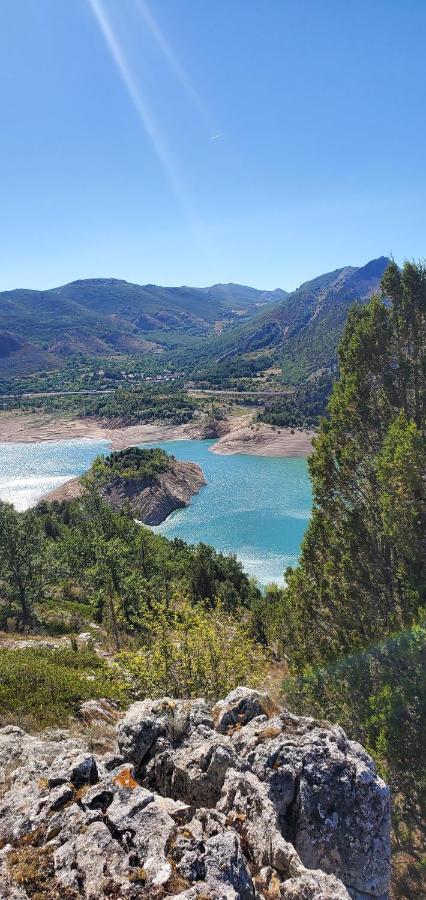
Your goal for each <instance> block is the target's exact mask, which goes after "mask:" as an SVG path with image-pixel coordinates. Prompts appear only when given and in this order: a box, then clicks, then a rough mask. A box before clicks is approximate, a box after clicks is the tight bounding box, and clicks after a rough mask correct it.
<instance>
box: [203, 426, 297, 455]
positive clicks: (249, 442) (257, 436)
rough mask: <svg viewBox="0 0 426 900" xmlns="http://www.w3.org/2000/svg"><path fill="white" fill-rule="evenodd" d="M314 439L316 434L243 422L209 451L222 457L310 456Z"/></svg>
mask: <svg viewBox="0 0 426 900" xmlns="http://www.w3.org/2000/svg"><path fill="white" fill-rule="evenodd" d="M313 436H314V432H313V431H305V430H302V429H292V428H278V427H276V426H271V425H267V424H266V423H265V422H262V423H260V422H256V423H254V422H244V424H243V425H240V426H237V427H235V428H233V429H232V430H231V431H230V432H229V433H228V434H225V435H223V437H221V438H219V440H218V441H217V443H216V444H214V445H213V447H211V448H210V449H211V451H212V452H213V453H221V454H223V455H231V454H234V453H243V454H246V455H249V456H309V455H310V454H311V453H312V438H313Z"/></svg>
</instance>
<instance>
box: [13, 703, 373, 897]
mask: <svg viewBox="0 0 426 900" xmlns="http://www.w3.org/2000/svg"><path fill="white" fill-rule="evenodd" d="M117 744H118V748H117V752H116V753H115V755H114V754H111V753H109V754H105V755H103V756H102V755H99V756H96V758H95V757H94V756H93V755H92V754H91V753H90V752H89V751H88V749H87V747H85V746H84V742H83V741H82V740H78V739H77V738H74V737H71V736H70V735H68V734H67V733H66V732H57V733H53V734H50V735H48V736H45V737H31V736H29V735H27V734H25V732H23V731H21V729H19V728H15V727H12V726H9V727H6V728H3V729H1V730H0V767H1V768H2V771H3V789H2V791H1V793H0V840H1V846H2V849H1V851H0V896H1V897H2V898H3V897H5V898H11V900H25V898H28V897H32V896H33V895H34V890H35V888H34V885H36V886H37V877H38V876H37V867H38V866H39V868H40V874H39V886H38V893H39V896H40V897H45V898H46V900H55V898H56V897H58V898H59V897H60V898H62V900H68V898H70V900H74V898H76V897H82V898H86V900H95V898H96V900H97V898H106V897H116V898H128V900H133V898H135V900H136V898H142V900H157V898H158V900H159V898H160V897H164V896H169V897H176V898H177V897H179V898H180V900H197V898H198V900H201V898H207V897H209V898H210V900H219V898H220V900H223V898H225V900H260V898H268V900H269V898H271V897H275V898H277V900H293V898H304V900H349V898H352V900H366V898H371V900H373V898H375V900H384V898H386V897H387V896H388V885H389V866H390V804H389V790H388V788H387V787H386V785H385V784H384V782H383V781H382V780H381V779H380V778H379V777H378V775H377V774H376V771H375V767H374V764H373V762H372V760H371V759H370V757H369V756H368V754H367V753H366V752H365V751H364V750H363V749H362V748H361V747H360V746H359V745H358V744H356V743H354V742H352V741H350V740H349V739H348V738H347V736H346V735H345V733H344V732H343V731H342V729H341V728H339V727H338V726H332V725H328V724H324V723H319V722H316V721H314V720H313V719H309V718H299V717H296V716H293V715H291V714H290V713H289V712H287V711H286V710H282V709H279V708H277V707H276V706H275V705H274V704H273V703H272V702H271V700H270V698H269V697H268V696H267V695H265V694H262V693H260V692H258V691H254V690H249V689H247V688H238V689H237V690H236V691H232V693H231V694H230V695H229V696H228V697H227V698H226V699H225V700H223V701H221V702H220V703H219V704H217V705H216V706H215V707H213V708H210V707H209V706H208V705H207V704H206V703H205V702H204V701H203V700H193V701H186V700H173V699H170V698H164V699H162V700H156V701H151V700H146V701H143V702H139V703H135V704H133V706H131V707H130V709H129V710H128V711H127V713H126V714H125V715H124V717H123V718H122V719H121V721H120V722H119V723H118V726H117ZM43 866H44V868H43Z"/></svg>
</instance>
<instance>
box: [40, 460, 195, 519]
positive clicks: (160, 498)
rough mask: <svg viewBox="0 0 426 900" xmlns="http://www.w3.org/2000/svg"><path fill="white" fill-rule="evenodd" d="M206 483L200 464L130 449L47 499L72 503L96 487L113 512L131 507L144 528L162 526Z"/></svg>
mask: <svg viewBox="0 0 426 900" xmlns="http://www.w3.org/2000/svg"><path fill="white" fill-rule="evenodd" d="M205 484H206V480H205V478H204V475H203V471H202V469H201V467H200V466H199V465H197V463H193V462H181V461H178V460H177V459H175V457H174V456H169V455H168V454H167V453H165V452H164V450H158V449H156V450H142V449H140V448H139V447H131V448H129V449H127V450H121V451H117V452H113V453H111V454H110V455H109V456H108V457H98V459H97V460H95V462H94V463H93V465H92V467H91V469H89V472H88V473H87V475H86V476H84V477H83V478H72V479H70V481H67V482H65V484H63V485H61V486H60V487H59V488H56V489H55V490H54V491H51V492H50V493H49V494H47V495H46V496H45V497H44V500H48V501H55V500H56V501H62V500H72V499H75V498H76V497H78V496H80V495H81V493H82V492H83V490H84V489H85V486H88V485H94V486H96V489H97V491H98V492H99V493H100V494H101V495H102V496H103V498H104V499H105V500H106V501H107V502H108V503H109V504H110V506H112V508H113V509H114V510H120V509H123V507H124V506H127V507H130V509H131V511H132V513H133V515H134V517H135V518H136V519H138V520H139V521H140V522H143V523H144V524H145V525H159V524H160V523H161V522H164V520H165V519H167V517H168V516H169V515H170V513H172V512H173V511H174V510H175V509H181V508H182V507H184V506H187V505H188V503H189V502H190V501H191V498H192V497H193V495H194V494H196V493H197V492H198V491H199V490H200V488H201V487H203V485H205Z"/></svg>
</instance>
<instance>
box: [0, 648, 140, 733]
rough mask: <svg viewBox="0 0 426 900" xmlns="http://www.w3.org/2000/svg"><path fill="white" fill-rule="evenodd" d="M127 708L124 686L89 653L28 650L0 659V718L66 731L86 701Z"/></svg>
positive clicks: (3, 654)
mask: <svg viewBox="0 0 426 900" xmlns="http://www.w3.org/2000/svg"><path fill="white" fill-rule="evenodd" d="M96 697H106V698H107V699H110V700H116V701H118V702H119V703H120V704H125V703H126V701H127V700H128V697H127V690H126V687H125V683H124V680H123V679H122V677H121V676H120V674H119V673H118V670H115V669H114V668H111V667H110V666H107V664H106V663H105V661H104V660H103V659H100V658H99V657H98V656H97V655H96V654H95V653H93V652H92V651H90V650H78V651H77V652H76V651H73V650H72V649H62V648H60V649H55V650H50V649H46V648H41V647H40V648H34V649H32V648H28V649H27V648H25V649H22V650H17V649H6V650H2V652H1V654H0V717H1V718H2V719H3V722H4V723H6V722H8V721H9V722H11V721H13V722H18V723H19V722H20V721H23V722H24V724H26V725H27V724H30V725H32V726H33V727H35V728H47V727H49V726H61V727H65V726H66V725H67V724H68V723H69V720H70V718H72V717H73V716H75V715H76V714H77V713H78V710H79V707H80V704H81V703H82V702H83V701H84V700H89V699H91V698H96Z"/></svg>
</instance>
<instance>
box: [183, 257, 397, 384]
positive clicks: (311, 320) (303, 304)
mask: <svg viewBox="0 0 426 900" xmlns="http://www.w3.org/2000/svg"><path fill="white" fill-rule="evenodd" d="M387 263H388V259H387V258H386V257H384V256H381V257H380V258H379V259H375V260H371V262H369V263H367V265H365V266H362V267H360V268H354V267H353V266H346V267H345V268H343V269H336V271H334V272H328V273H326V274H324V275H320V276H319V277H318V278H314V279H313V280H312V281H307V282H305V283H304V284H302V285H301V286H300V287H299V288H297V290H296V291H293V292H292V293H290V294H287V296H286V297H285V298H284V300H281V302H280V303H277V304H276V305H275V306H274V307H272V308H271V309H268V310H266V311H264V312H261V313H259V315H258V316H256V317H255V318H254V319H252V320H251V321H250V322H248V323H246V324H244V325H241V326H240V327H239V328H238V327H236V326H234V327H233V328H231V329H229V330H228V331H226V332H224V333H223V334H222V335H221V336H220V337H218V338H216V339H215V340H214V339H212V341H211V342H210V344H209V346H207V347H205V348H203V349H200V350H199V353H200V354H201V355H204V361H203V366H202V370H201V377H204V378H208V377H209V375H211V376H212V377H213V378H215V376H216V373H217V367H218V366H219V371H220V372H222V378H223V380H225V378H226V377H227V374H228V372H229V371H232V367H233V365H234V364H235V362H236V363H237V364H238V365H239V366H240V367H242V364H243V363H244V362H245V364H246V367H249V366H250V365H252V367H253V371H259V370H262V369H267V368H268V366H271V365H272V364H274V365H275V366H279V367H280V369H281V370H282V374H281V378H280V380H281V381H282V382H284V383H285V384H299V383H300V382H303V381H305V380H306V379H307V378H308V377H309V376H312V375H314V374H318V373H321V372H322V371H323V370H328V371H330V370H332V369H333V368H334V367H335V365H336V362H337V356H336V349H337V344H338V342H339V339H340V337H341V334H342V331H343V328H344V325H345V322H346V319H347V316H348V313H349V310H350V307H351V306H352V304H353V303H354V302H358V303H361V304H362V303H366V302H367V301H368V300H369V299H370V297H371V295H372V294H373V293H374V291H376V290H378V289H379V286H380V279H381V277H382V275H383V272H384V270H385V268H386V266H387ZM241 371H242V368H241ZM197 375H198V377H200V375H199V373H197ZM216 381H217V376H216Z"/></svg>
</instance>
